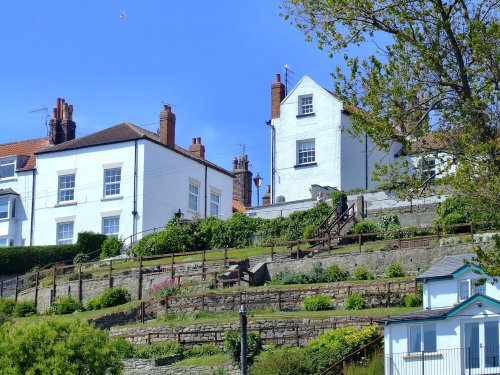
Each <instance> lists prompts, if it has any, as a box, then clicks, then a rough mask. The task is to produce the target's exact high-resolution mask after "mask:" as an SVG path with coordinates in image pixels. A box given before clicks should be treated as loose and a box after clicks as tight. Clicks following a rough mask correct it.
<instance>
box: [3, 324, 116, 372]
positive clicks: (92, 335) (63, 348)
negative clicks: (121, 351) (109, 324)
mask: <svg viewBox="0 0 500 375" xmlns="http://www.w3.org/2000/svg"><path fill="white" fill-rule="evenodd" d="M0 368H1V369H2V371H1V372H2V374H5V375H73V374H74V375H80V374H89V375H92V374H94V375H105V374H120V373H121V371H122V368H123V364H122V362H121V360H120V358H119V356H118V354H117V352H116V350H115V349H114V347H113V346H112V344H111V342H110V340H109V337H108V334H107V333H106V332H104V331H101V330H99V329H96V328H93V327H92V326H90V325H89V324H88V323H85V322H64V321H59V320H48V321H43V322H38V323H24V324H23V323H19V324H16V325H14V326H11V325H10V324H9V323H5V324H4V325H2V326H0Z"/></svg>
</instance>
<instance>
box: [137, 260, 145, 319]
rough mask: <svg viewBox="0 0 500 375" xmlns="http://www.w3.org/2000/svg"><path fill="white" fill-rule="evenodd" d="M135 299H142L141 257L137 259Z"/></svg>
mask: <svg viewBox="0 0 500 375" xmlns="http://www.w3.org/2000/svg"><path fill="white" fill-rule="evenodd" d="M137 299H142V257H139V279H138V280H137ZM141 306H142V305H141ZM143 323H144V322H143Z"/></svg>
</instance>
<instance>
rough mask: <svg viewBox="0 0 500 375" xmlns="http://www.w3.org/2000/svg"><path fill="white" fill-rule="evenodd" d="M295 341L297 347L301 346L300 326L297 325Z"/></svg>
mask: <svg viewBox="0 0 500 375" xmlns="http://www.w3.org/2000/svg"><path fill="white" fill-rule="evenodd" d="M295 341H296V343H297V348H298V347H300V336H299V327H298V326H295Z"/></svg>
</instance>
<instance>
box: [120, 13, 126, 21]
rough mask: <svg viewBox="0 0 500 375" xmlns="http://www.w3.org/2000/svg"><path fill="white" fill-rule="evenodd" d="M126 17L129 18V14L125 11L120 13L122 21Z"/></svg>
mask: <svg viewBox="0 0 500 375" xmlns="http://www.w3.org/2000/svg"><path fill="white" fill-rule="evenodd" d="M126 18H127V15H126V14H125V12H121V13H120V19H121V20H122V21H124V20H125V19H126Z"/></svg>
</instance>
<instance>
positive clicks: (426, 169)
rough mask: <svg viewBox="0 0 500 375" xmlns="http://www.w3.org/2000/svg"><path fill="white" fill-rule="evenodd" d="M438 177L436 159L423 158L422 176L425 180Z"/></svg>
mask: <svg viewBox="0 0 500 375" xmlns="http://www.w3.org/2000/svg"><path fill="white" fill-rule="evenodd" d="M435 177H436V159H434V158H424V159H422V178H423V179H424V180H426V181H427V180H434V178H435Z"/></svg>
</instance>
